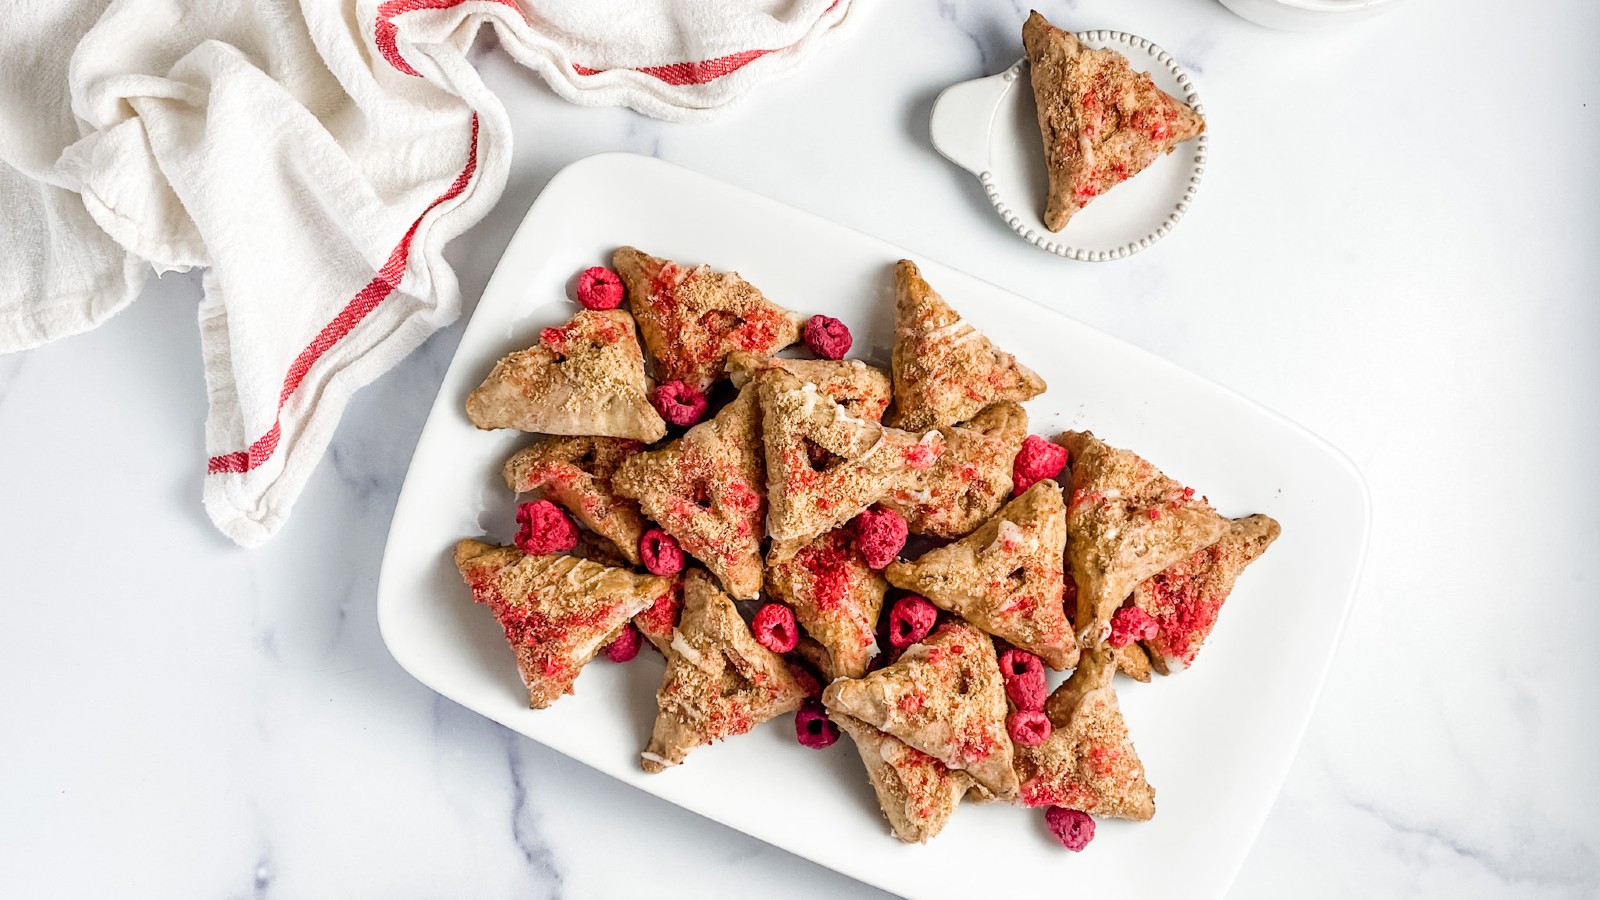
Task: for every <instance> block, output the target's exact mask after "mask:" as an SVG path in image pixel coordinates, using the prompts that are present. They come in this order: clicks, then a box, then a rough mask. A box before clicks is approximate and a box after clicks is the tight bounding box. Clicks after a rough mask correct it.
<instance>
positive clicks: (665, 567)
mask: <svg viewBox="0 0 1600 900" xmlns="http://www.w3.org/2000/svg"><path fill="white" fill-rule="evenodd" d="M639 556H640V557H641V558H642V559H643V560H644V567H645V568H646V569H648V570H649V572H650V574H651V575H676V574H678V573H679V572H682V571H683V548H682V547H680V546H678V539H677V538H674V537H673V536H672V535H670V534H667V533H666V532H665V531H662V530H661V529H659V528H652V529H650V530H649V531H646V532H645V533H644V534H643V535H641V536H640V537H639Z"/></svg>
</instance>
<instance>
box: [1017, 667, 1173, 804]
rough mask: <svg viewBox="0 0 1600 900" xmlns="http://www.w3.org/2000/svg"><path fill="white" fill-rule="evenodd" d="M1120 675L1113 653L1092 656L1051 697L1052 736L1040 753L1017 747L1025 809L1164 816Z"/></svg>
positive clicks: (1039, 748)
mask: <svg viewBox="0 0 1600 900" xmlns="http://www.w3.org/2000/svg"><path fill="white" fill-rule="evenodd" d="M1115 674H1116V662H1115V661H1114V660H1113V659H1112V658H1111V653H1110V648H1100V649H1095V650H1085V651H1084V653H1083V660H1082V662H1080V663H1079V665H1078V668H1077V670H1076V671H1074V672H1073V673H1072V677H1071V678H1069V679H1067V681H1066V683H1065V684H1063V685H1061V687H1059V688H1056V690H1055V693H1053V694H1051V695H1050V699H1049V701H1048V702H1047V703H1046V704H1045V713H1046V715H1048V716H1049V717H1050V724H1051V726H1052V730H1051V733H1050V737H1049V738H1048V739H1046V740H1045V742H1044V743H1043V744H1040V745H1039V746H1037V747H1024V746H1018V747H1017V752H1016V765H1017V777H1018V779H1019V780H1020V782H1021V785H1020V787H1019V789H1018V795H1017V796H1018V799H1019V800H1020V801H1021V802H1022V804H1023V805H1024V806H1060V807H1065V808H1067V809H1077V810H1082V811H1083V812H1086V813H1092V814H1093V815H1097V816H1115V817H1117V818H1121V819H1136V820H1139V821H1144V820H1146V819H1149V818H1150V817H1152V816H1154V815H1155V814H1156V792H1155V789H1154V788H1152V787H1151V786H1150V782H1149V781H1147V780H1146V779H1145V773H1144V765H1143V764H1142V763H1141V762H1140V761H1139V754H1138V753H1137V752H1135V751H1134V749H1133V739H1132V738H1131V737H1130V736H1129V734H1128V723H1127V722H1126V721H1124V720H1123V718H1122V710H1121V709H1120V708H1119V707H1118V706H1117V695H1116V692H1115V691H1113V690H1112V688H1111V680H1112V676H1113V675H1115Z"/></svg>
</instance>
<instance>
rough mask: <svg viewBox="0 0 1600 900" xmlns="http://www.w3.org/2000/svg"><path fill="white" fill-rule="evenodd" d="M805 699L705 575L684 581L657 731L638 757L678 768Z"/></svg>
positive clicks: (648, 766) (648, 765)
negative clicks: (698, 751) (690, 757)
mask: <svg viewBox="0 0 1600 900" xmlns="http://www.w3.org/2000/svg"><path fill="white" fill-rule="evenodd" d="M804 699H805V693H804V691H803V690H802V689H801V687H800V683H799V682H798V681H796V680H795V677H794V675H793V674H791V673H790V671H789V664H788V663H787V662H785V661H784V659H783V657H781V656H779V655H778V654H776V653H773V652H772V651H771V650H768V649H767V648H765V647H763V646H761V645H760V644H759V643H757V642H756V639H755V636H754V635H752V634H751V633H750V628H749V626H747V625H746V624H745V622H744V619H741V618H740V617H739V610H738V609H736V608H734V605H733V601H732V600H730V599H728V595H727V594H724V593H723V592H722V591H719V590H717V587H716V585H715V584H713V583H712V581H711V578H710V576H708V575H706V573H704V572H702V571H700V570H699V569H691V570H689V573H688V575H687V576H685V578H684V586H683V620H682V621H681V622H680V623H679V624H678V628H677V630H676V631H675V632H674V633H673V635H672V640H671V642H670V643H669V644H668V646H667V672H666V676H665V677H664V678H663V679H662V681H661V689H660V690H659V691H657V692H656V705H657V706H658V707H659V711H658V712H657V714H656V724H655V729H654V731H653V732H652V733H651V735H650V745H649V746H648V747H647V748H645V751H644V752H643V753H642V754H640V759H639V765H640V767H641V768H643V769H644V770H645V771H646V772H660V771H661V770H663V769H665V768H667V767H668V766H675V765H678V764H679V763H681V762H683V760H684V757H685V756H687V755H688V754H689V751H691V750H693V749H694V748H696V747H703V746H705V745H706V744H710V743H713V742H715V741H720V740H722V739H724V738H729V737H733V736H734V735H738V734H744V733H745V732H747V731H749V730H750V729H752V728H754V727H756V726H757V725H760V724H761V723H762V722H765V721H767V720H768V719H771V718H773V717H774V716H778V715H781V714H783V713H786V712H793V711H794V710H796V709H799V708H800V703H801V701H802V700H804Z"/></svg>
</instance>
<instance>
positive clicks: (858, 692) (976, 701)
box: [822, 620, 1017, 798]
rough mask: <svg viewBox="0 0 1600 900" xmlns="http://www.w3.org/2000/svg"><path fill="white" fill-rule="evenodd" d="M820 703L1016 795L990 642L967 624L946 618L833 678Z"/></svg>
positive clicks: (996, 664)
mask: <svg viewBox="0 0 1600 900" xmlns="http://www.w3.org/2000/svg"><path fill="white" fill-rule="evenodd" d="M822 702H823V704H824V705H825V706H827V708H828V709H829V711H830V712H841V713H844V714H845V715H847V716H853V717H855V718H857V719H860V720H861V721H863V722H865V723H867V724H868V725H870V726H872V727H873V728H877V729H878V730H880V731H886V732H888V733H889V734H891V735H893V736H894V737H897V738H899V739H900V740H902V741H905V742H906V743H907V744H910V745H911V746H913V747H915V748H917V749H918V750H921V751H922V752H924V753H926V754H928V755H929V756H932V757H933V758H935V759H937V760H939V761H940V762H942V763H944V764H945V765H947V766H949V767H950V768H952V769H962V770H964V771H966V772H967V773H968V774H969V775H971V776H972V777H973V778H974V779H976V780H977V782H978V783H979V784H981V785H983V786H985V787H987V788H989V789H990V790H991V791H993V792H994V793H995V794H996V795H997V796H999V797H1002V798H1009V797H1012V796H1015V794H1016V787H1017V779H1016V773H1015V772H1013V771H1012V769H1011V738H1010V736H1009V735H1008V734H1007V733H1006V724H1005V719H1006V692H1005V688H1004V687H1003V686H1002V684H1001V680H1000V663H999V660H998V659H997V658H996V656H995V652H994V642H993V641H991V640H990V639H989V636H988V635H986V634H984V633H983V632H981V631H979V630H977V629H976V628H973V627H972V626H971V625H968V624H967V623H965V622H962V621H959V620H953V621H950V622H946V623H945V624H944V625H941V626H939V628H938V629H937V630H935V631H934V633H933V634H931V635H929V636H928V639H927V640H925V641H923V642H922V643H920V644H912V645H911V646H910V647H907V648H906V650H905V652H904V653H902V654H901V655H900V658H899V660H897V661H896V662H895V663H894V664H893V665H890V666H887V667H885V668H882V669H879V670H878V671H876V672H873V673H871V674H869V675H867V676H866V677H865V678H855V679H851V678H841V679H839V680H837V681H835V682H834V683H832V684H830V685H828V689H827V690H825V691H823V692H822Z"/></svg>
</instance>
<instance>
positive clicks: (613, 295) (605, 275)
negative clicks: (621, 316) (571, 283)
mask: <svg viewBox="0 0 1600 900" xmlns="http://www.w3.org/2000/svg"><path fill="white" fill-rule="evenodd" d="M578 305H580V306H582V307H583V308H584V309H616V308H617V307H619V306H621V305H622V279H621V278H618V277H617V273H615V272H613V271H611V270H610V269H607V268H606V267H604V266H595V267H593V268H589V269H584V270H583V272H582V273H581V274H579V275H578Z"/></svg>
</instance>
